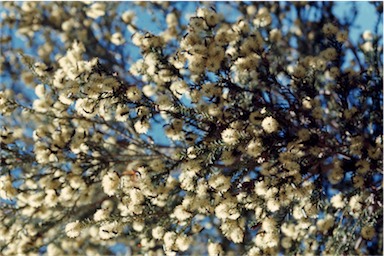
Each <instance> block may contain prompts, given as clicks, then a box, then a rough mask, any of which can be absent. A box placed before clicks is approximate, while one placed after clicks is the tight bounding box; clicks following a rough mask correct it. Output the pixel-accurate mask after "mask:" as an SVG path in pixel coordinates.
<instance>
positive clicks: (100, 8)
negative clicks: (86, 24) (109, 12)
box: [86, 2, 106, 19]
mask: <svg viewBox="0 0 384 256" xmlns="http://www.w3.org/2000/svg"><path fill="white" fill-rule="evenodd" d="M105 8H106V5H105V3H100V2H97V3H94V4H92V5H91V7H90V8H89V9H88V10H87V11H86V14H87V16H88V17H90V18H92V19H97V18H98V17H100V16H104V15H105Z"/></svg>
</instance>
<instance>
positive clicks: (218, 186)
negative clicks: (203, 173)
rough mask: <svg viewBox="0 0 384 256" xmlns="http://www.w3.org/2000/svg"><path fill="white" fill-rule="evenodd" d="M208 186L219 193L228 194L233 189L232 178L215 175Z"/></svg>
mask: <svg viewBox="0 0 384 256" xmlns="http://www.w3.org/2000/svg"><path fill="white" fill-rule="evenodd" d="M208 184H209V185H210V186H211V187H212V188H214V189H215V190H216V191H219V192H222V193H224V192H226V191H227V190H228V189H229V188H230V187H231V177H226V176H224V175H222V174H215V175H212V177H211V178H210V179H209V181H208Z"/></svg>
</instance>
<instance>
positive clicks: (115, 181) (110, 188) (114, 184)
mask: <svg viewBox="0 0 384 256" xmlns="http://www.w3.org/2000/svg"><path fill="white" fill-rule="evenodd" d="M119 183H120V178H119V176H118V175H117V173H116V172H113V171H110V172H108V173H107V174H105V175H104V177H103V179H102V181H101V185H102V187H103V190H104V192H105V193H106V194H107V195H109V196H112V195H114V194H115V193H116V191H117V188H118V187H119Z"/></svg>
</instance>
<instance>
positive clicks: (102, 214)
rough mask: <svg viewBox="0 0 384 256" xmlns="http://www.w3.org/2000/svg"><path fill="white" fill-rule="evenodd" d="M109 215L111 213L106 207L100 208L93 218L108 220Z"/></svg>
mask: <svg viewBox="0 0 384 256" xmlns="http://www.w3.org/2000/svg"><path fill="white" fill-rule="evenodd" d="M108 216H109V213H108V211H107V210H105V209H99V210H97V211H96V212H95V214H94V215H93V219H94V220H95V221H102V220H106V219H107V218H108Z"/></svg>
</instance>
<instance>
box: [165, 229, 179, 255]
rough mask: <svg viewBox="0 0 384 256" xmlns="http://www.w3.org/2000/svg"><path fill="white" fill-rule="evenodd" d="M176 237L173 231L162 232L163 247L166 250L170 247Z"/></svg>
mask: <svg viewBox="0 0 384 256" xmlns="http://www.w3.org/2000/svg"><path fill="white" fill-rule="evenodd" d="M176 238H177V235H176V233H175V232H173V231H168V232H167V233H165V234H164V237H163V242H164V246H165V249H166V250H167V251H168V250H171V249H172V247H173V245H174V244H175V241H176Z"/></svg>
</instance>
